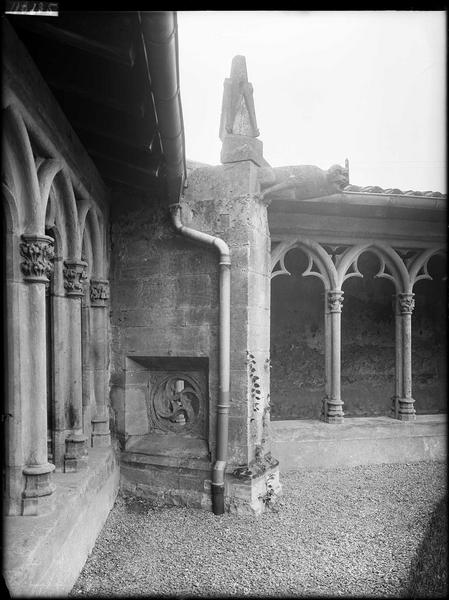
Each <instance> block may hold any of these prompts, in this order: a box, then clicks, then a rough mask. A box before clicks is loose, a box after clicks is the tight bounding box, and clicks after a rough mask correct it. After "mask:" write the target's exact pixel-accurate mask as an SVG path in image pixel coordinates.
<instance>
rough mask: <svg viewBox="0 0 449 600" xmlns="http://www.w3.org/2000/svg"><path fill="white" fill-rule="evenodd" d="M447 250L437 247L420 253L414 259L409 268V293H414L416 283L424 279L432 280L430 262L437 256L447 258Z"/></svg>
mask: <svg viewBox="0 0 449 600" xmlns="http://www.w3.org/2000/svg"><path fill="white" fill-rule="evenodd" d="M446 253H447V250H446V248H445V247H443V246H436V247H434V248H428V249H426V250H424V251H423V252H420V253H419V254H418V255H417V256H415V257H414V258H413V260H412V261H411V263H410V266H409V273H410V289H409V290H408V292H409V293H412V292H413V287H414V286H415V283H417V282H418V281H421V280H422V279H430V280H431V279H432V276H431V275H430V274H429V272H428V270H427V269H428V265H429V261H430V259H431V258H432V257H433V256H436V255H437V254H439V255H442V256H446Z"/></svg>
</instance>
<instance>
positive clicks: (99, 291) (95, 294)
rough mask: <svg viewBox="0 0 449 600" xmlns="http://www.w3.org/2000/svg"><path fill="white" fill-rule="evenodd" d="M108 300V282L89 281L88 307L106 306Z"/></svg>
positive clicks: (103, 280)
mask: <svg viewBox="0 0 449 600" xmlns="http://www.w3.org/2000/svg"><path fill="white" fill-rule="evenodd" d="M108 299H109V281H107V280H106V279H91V280H90V305H91V306H106V301H107V300H108Z"/></svg>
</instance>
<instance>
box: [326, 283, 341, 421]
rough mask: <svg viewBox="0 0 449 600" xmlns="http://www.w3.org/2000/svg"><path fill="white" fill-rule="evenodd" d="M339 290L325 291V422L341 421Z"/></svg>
mask: <svg viewBox="0 0 449 600" xmlns="http://www.w3.org/2000/svg"><path fill="white" fill-rule="evenodd" d="M343 294H344V292H342V291H341V290H329V291H328V292H327V293H326V300H327V306H326V314H325V329H326V331H325V334H326V339H325V342H326V346H327V349H326V367H327V368H326V371H327V373H326V374H327V376H329V375H330V381H329V382H327V384H326V386H327V389H329V392H328V394H327V395H326V397H325V399H324V411H323V415H322V418H323V420H324V421H326V423H342V422H343V417H344V413H343V402H342V400H341V385H340V381H341V308H342V305H343Z"/></svg>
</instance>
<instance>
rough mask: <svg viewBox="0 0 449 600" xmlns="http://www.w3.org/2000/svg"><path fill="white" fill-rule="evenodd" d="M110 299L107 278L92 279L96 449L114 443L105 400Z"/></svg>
mask: <svg viewBox="0 0 449 600" xmlns="http://www.w3.org/2000/svg"><path fill="white" fill-rule="evenodd" d="M108 299H109V282H108V281H107V280H105V279H91V281H90V306H91V311H90V317H91V352H92V356H93V364H92V368H93V374H94V391H95V412H94V416H93V418H92V446H93V447H94V448H95V447H99V446H100V447H104V446H110V445H111V433H110V431H109V410H108V406H107V403H106V393H107V391H106V377H107V366H108V355H107V350H108V344H107V324H108Z"/></svg>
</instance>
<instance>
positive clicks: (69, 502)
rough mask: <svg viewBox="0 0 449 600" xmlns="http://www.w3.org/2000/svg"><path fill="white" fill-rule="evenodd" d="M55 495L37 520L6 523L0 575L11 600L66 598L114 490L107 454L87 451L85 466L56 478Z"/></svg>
mask: <svg viewBox="0 0 449 600" xmlns="http://www.w3.org/2000/svg"><path fill="white" fill-rule="evenodd" d="M53 480H54V483H55V484H56V491H55V492H54V494H52V496H49V497H48V500H47V501H48V506H46V507H45V509H44V513H43V514H42V515H39V516H37V517H15V516H14V517H5V518H4V521H3V524H4V544H5V546H6V547H7V548H8V553H7V555H5V557H4V565H3V575H4V578H5V582H6V585H7V587H8V590H9V593H10V595H11V597H13V598H14V597H44V598H48V597H61V596H66V595H68V594H69V592H70V590H71V589H72V587H73V585H74V583H75V581H76V579H77V577H78V575H79V573H80V572H81V569H82V568H83V566H84V563H85V562H86V559H87V557H88V555H89V553H90V552H91V551H92V548H93V546H94V544H95V540H96V539H97V536H98V534H99V533H100V531H101V529H102V527H103V525H104V523H105V521H106V519H107V516H108V514H109V511H110V510H111V508H112V506H113V505H114V501H115V498H116V495H117V492H118V486H119V465H118V461H117V457H116V453H115V451H114V450H113V449H112V448H91V449H90V450H89V466H88V468H87V469H86V470H84V471H80V472H78V473H55V474H54V479H53Z"/></svg>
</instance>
